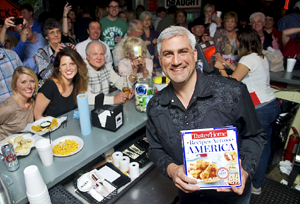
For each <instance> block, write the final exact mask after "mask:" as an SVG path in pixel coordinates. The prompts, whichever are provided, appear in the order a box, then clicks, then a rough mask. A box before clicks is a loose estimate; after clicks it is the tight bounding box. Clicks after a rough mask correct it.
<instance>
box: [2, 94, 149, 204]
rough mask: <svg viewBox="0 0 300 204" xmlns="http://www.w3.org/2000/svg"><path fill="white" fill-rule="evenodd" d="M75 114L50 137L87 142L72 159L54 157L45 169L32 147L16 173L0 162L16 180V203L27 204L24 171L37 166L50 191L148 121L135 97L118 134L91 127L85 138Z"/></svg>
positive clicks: (125, 110)
mask: <svg viewBox="0 0 300 204" xmlns="http://www.w3.org/2000/svg"><path fill="white" fill-rule="evenodd" d="M91 109H93V107H92V106H90V110H91ZM73 112H74V111H70V112H69V113H68V124H67V127H65V128H63V127H62V126H61V127H59V128H58V129H57V130H55V131H54V132H52V133H51V138H52V140H55V139H57V138H59V137H61V136H65V135H75V136H78V137H80V138H82V140H83V141H84V146H83V148H82V150H81V151H80V152H78V153H77V154H75V155H72V156H69V157H54V161H53V164H52V165H51V166H48V167H46V166H43V164H42V162H41V160H40V158H39V155H38V153H37V150H36V149H35V148H32V149H31V152H30V154H29V155H28V156H18V160H19V163H20V167H19V169H17V170H16V171H13V172H9V171H7V169H6V166H5V164H4V161H1V165H0V172H1V174H6V175H7V176H9V177H10V178H11V179H12V181H13V184H12V185H11V186H10V187H9V189H10V192H11V194H12V197H13V199H14V201H15V203H16V204H24V203H27V202H28V199H27V197H26V187H25V181H24V175H23V170H24V169H25V168H26V167H27V166H29V165H36V166H37V167H38V168H39V170H40V172H41V175H42V177H43V179H44V182H45V183H46V185H47V187H48V189H49V188H51V187H52V186H54V185H55V184H57V183H59V182H60V181H62V180H63V179H64V178H66V177H68V176H70V175H71V174H73V173H74V172H76V171H77V170H79V169H80V168H82V167H84V166H85V165H87V164H88V163H89V162H91V161H93V160H94V159H96V158H97V157H98V156H100V155H101V154H102V153H104V152H105V151H107V150H109V149H110V148H112V147H114V146H115V145H117V144H119V143H120V142H122V141H123V140H124V139H126V138H128V137H129V136H130V135H132V134H133V133H135V132H136V131H138V130H139V129H141V128H142V127H144V126H145V125H146V121H147V115H146V113H140V112H138V111H136V110H135V101H134V98H133V99H131V100H130V101H127V102H126V103H125V104H124V106H123V115H124V124H123V125H122V126H121V127H120V128H119V129H118V130H117V131H116V132H111V131H107V130H104V129H100V128H97V127H93V126H92V132H91V134H90V135H87V136H83V135H81V131H80V124H79V120H77V119H73ZM44 137H46V138H48V134H45V135H44Z"/></svg>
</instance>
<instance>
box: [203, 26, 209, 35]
mask: <svg viewBox="0 0 300 204" xmlns="http://www.w3.org/2000/svg"><path fill="white" fill-rule="evenodd" d="M204 34H207V35H208V36H209V29H208V28H206V29H205V31H204Z"/></svg>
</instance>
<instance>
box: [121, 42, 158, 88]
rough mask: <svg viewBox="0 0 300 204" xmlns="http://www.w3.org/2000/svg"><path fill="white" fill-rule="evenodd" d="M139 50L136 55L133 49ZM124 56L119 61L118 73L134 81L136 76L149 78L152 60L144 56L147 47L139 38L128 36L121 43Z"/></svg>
mask: <svg viewBox="0 0 300 204" xmlns="http://www.w3.org/2000/svg"><path fill="white" fill-rule="evenodd" d="M139 47H140V50H141V55H140V56H136V55H135V52H134V50H135V49H139ZM123 50H124V53H125V58H124V59H122V60H121V61H120V62H119V74H120V75H121V76H125V75H127V76H129V80H130V81H131V82H132V83H134V82H135V81H136V80H137V78H151V77H152V71H153V62H152V60H151V59H148V58H146V53H147V47H146V44H145V42H144V41H143V40H142V39H141V38H137V37H129V38H127V39H126V40H125V42H124V45H123Z"/></svg>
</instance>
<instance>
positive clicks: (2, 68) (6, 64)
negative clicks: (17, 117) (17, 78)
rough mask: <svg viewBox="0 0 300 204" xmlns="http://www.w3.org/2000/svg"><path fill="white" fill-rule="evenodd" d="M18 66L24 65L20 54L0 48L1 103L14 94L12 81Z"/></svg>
mask: <svg viewBox="0 0 300 204" xmlns="http://www.w3.org/2000/svg"><path fill="white" fill-rule="evenodd" d="M2 57H3V59H1V58H2ZM18 66H22V62H21V60H20V58H19V56H18V55H17V54H16V53H15V52H14V51H12V50H6V49H3V48H0V103H1V102H3V101H5V100H6V99H7V98H8V97H10V95H11V94H12V91H11V89H10V82H11V78H12V75H13V73H14V70H15V69H16V68H17V67H18Z"/></svg>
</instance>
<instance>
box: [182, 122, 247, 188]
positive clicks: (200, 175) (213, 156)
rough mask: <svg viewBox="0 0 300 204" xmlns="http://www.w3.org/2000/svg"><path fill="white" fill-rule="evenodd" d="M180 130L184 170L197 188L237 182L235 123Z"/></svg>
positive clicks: (238, 184) (238, 167)
mask: <svg viewBox="0 0 300 204" xmlns="http://www.w3.org/2000/svg"><path fill="white" fill-rule="evenodd" d="M180 132H181V139H182V149H183V160H184V166H185V173H186V175H187V176H189V177H191V178H195V179H196V180H197V184H190V185H196V186H199V187H200V188H201V189H216V188H231V186H232V185H234V186H237V187H240V186H241V170H240V165H239V153H238V141H237V133H236V128H235V127H218V128H207V129H196V130H183V131H180Z"/></svg>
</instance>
